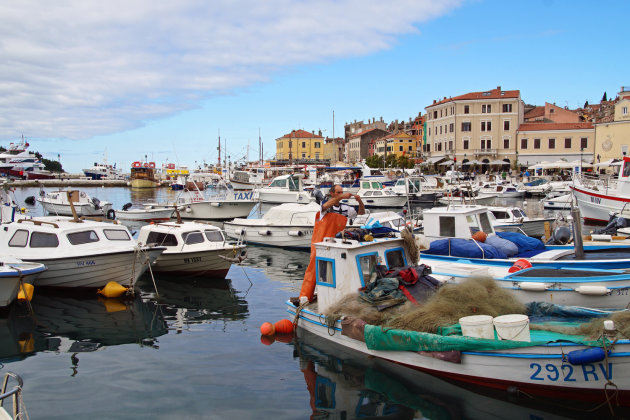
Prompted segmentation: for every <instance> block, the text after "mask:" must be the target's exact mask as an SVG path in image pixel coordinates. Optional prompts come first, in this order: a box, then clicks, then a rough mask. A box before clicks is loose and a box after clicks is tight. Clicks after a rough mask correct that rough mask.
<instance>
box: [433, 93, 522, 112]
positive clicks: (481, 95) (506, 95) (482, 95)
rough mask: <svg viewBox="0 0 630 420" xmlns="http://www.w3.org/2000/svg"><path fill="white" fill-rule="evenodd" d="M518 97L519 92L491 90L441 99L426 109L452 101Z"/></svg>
mask: <svg viewBox="0 0 630 420" xmlns="http://www.w3.org/2000/svg"><path fill="white" fill-rule="evenodd" d="M520 95H521V91H520V90H501V89H492V90H488V91H485V92H470V93H466V94H464V95H460V96H455V97H454V98H446V99H443V100H441V101H438V102H436V103H434V104H431V105H429V106H427V108H431V107H434V106H436V105H441V104H445V103H447V102H452V101H462V100H475V99H502V98H518V97H519V96H520Z"/></svg>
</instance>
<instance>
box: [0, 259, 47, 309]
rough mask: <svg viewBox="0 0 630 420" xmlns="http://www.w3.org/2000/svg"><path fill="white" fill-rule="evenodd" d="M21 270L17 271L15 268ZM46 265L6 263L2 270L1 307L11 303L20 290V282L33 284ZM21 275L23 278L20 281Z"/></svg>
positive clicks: (0, 282) (0, 279) (0, 275)
mask: <svg viewBox="0 0 630 420" xmlns="http://www.w3.org/2000/svg"><path fill="white" fill-rule="evenodd" d="M16 269H17V270H19V272H18V271H15V270H16ZM45 270H46V266H43V265H41V264H33V263H4V266H2V269H1V270H0V307H5V306H8V305H10V304H11V302H13V301H14V300H15V298H16V297H17V295H18V293H19V291H20V283H21V281H23V282H24V283H27V284H33V283H34V282H35V280H36V279H37V277H38V276H39V275H40V274H41V273H42V272H43V271H45ZM20 277H22V280H21V281H20Z"/></svg>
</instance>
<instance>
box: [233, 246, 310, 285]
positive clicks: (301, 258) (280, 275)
mask: <svg viewBox="0 0 630 420" xmlns="http://www.w3.org/2000/svg"><path fill="white" fill-rule="evenodd" d="M309 255H310V254H309V252H308V251H297V250H290V249H284V248H277V247H264V246H255V245H250V246H248V247H247V259H245V260H244V261H243V262H242V263H241V264H242V265H244V266H249V267H256V268H261V269H263V271H264V272H265V274H266V275H267V277H269V278H270V279H272V280H274V281H282V282H286V283H294V282H295V281H302V279H303V278H304V272H305V271H306V267H307V266H308V261H309Z"/></svg>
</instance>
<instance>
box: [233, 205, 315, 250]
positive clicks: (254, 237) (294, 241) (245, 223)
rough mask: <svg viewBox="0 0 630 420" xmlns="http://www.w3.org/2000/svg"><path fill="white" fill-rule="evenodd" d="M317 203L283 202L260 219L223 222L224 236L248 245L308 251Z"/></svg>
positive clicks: (237, 219) (239, 219)
mask: <svg viewBox="0 0 630 420" xmlns="http://www.w3.org/2000/svg"><path fill="white" fill-rule="evenodd" d="M320 209H321V207H320V205H319V204H317V203H315V202H312V203H308V204H299V203H285V204H280V205H277V206H274V207H272V208H270V209H269V210H267V211H266V212H265V214H264V215H263V216H262V218H260V219H245V218H236V219H234V220H232V221H228V222H224V223H223V228H224V229H225V233H226V234H227V235H228V236H229V237H231V238H236V239H242V240H243V241H245V242H247V243H250V244H257V245H266V246H279V247H283V248H310V247H311V238H312V236H313V226H314V224H315V216H316V214H317V213H318V212H319V211H320Z"/></svg>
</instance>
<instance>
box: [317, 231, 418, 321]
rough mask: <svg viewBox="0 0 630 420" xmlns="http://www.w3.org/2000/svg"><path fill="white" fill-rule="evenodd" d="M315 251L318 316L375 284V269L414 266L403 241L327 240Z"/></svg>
mask: <svg viewBox="0 0 630 420" xmlns="http://www.w3.org/2000/svg"><path fill="white" fill-rule="evenodd" d="M315 249H316V257H315V264H316V266H315V272H316V284H317V305H318V312H319V313H325V312H326V311H327V310H328V309H329V308H330V307H331V306H332V305H334V304H335V303H336V302H337V301H339V300H340V299H342V298H343V297H345V296H347V295H348V294H349V293H356V292H357V291H358V289H360V288H362V287H365V286H366V285H367V284H368V283H369V282H371V281H373V280H375V279H376V265H378V264H382V265H385V266H386V267H387V268H388V269H392V268H397V267H404V266H406V265H409V264H410V263H411V262H410V261H409V262H408V258H407V254H406V252H405V249H404V247H403V240H402V239H400V238H377V239H374V240H373V241H371V242H359V241H355V240H347V239H346V240H343V239H340V238H326V239H324V241H323V242H319V243H316V244H315Z"/></svg>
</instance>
